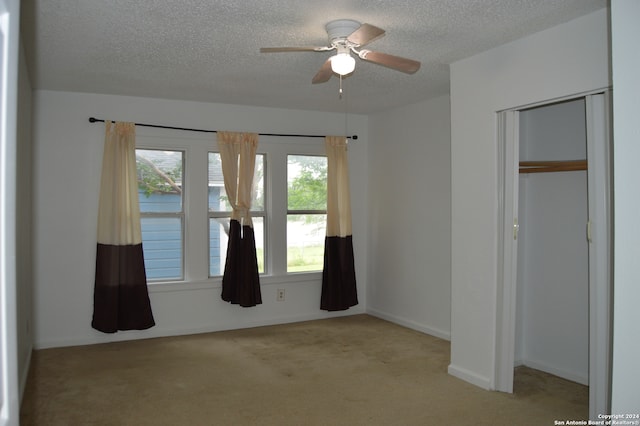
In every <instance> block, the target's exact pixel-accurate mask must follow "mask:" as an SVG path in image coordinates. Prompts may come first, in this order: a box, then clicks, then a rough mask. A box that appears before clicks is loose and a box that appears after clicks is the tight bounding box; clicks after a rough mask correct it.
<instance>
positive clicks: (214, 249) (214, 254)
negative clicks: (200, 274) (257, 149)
mask: <svg viewBox="0 0 640 426" xmlns="http://www.w3.org/2000/svg"><path fill="white" fill-rule="evenodd" d="M264 163H265V159H264V155H261V154H257V155H256V167H255V171H254V176H253V190H254V193H253V199H252V200H251V220H252V221H253V229H254V233H255V237H256V252H257V253H256V254H257V258H258V272H260V273H261V274H263V273H264V271H265V270H264V263H265V262H264V256H265V253H264V232H265V229H264V223H265V220H264V219H265V209H264V195H265V194H264V169H265V167H264ZM208 175H209V179H208V182H209V186H208V204H209V276H212V277H213V276H217V275H222V273H223V272H224V262H225V260H226V258H227V242H228V236H229V221H230V218H231V204H229V200H228V198H227V193H226V191H225V189H224V179H223V177H222V162H221V160H220V154H219V153H217V152H210V153H209V168H208Z"/></svg>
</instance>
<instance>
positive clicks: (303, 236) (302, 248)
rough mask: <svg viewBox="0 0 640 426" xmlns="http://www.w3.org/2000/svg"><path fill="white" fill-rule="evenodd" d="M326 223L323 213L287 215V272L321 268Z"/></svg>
mask: <svg viewBox="0 0 640 426" xmlns="http://www.w3.org/2000/svg"><path fill="white" fill-rule="evenodd" d="M326 223H327V215H325V214H305V215H288V216H287V272H305V271H321V270H322V267H323V265H324V239H325V229H326Z"/></svg>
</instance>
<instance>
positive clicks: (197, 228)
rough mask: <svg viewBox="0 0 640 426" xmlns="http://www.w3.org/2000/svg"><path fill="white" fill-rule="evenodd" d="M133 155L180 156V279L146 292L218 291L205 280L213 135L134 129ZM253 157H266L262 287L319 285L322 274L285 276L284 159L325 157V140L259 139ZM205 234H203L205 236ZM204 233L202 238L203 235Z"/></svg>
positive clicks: (154, 284) (216, 280) (214, 280)
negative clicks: (169, 153)
mask: <svg viewBox="0 0 640 426" xmlns="http://www.w3.org/2000/svg"><path fill="white" fill-rule="evenodd" d="M136 133H137V135H136V149H166V150H172V151H173V150H179V151H183V152H184V159H183V161H184V164H183V213H184V219H183V229H182V232H183V278H182V280H173V281H163V280H158V281H156V280H153V281H151V282H149V284H150V285H149V290H150V292H166V291H169V292H171V291H188V290H198V289H204V288H211V287H219V286H221V283H222V276H209V249H208V245H209V231H208V229H209V217H210V215H209V205H208V153H209V152H218V150H217V143H216V138H215V134H214V135H213V137H212V135H211V134H202V133H196V132H193V133H191V132H184V131H179V130H169V129H154V128H139V129H137V130H136ZM257 154H262V155H264V156H265V157H264V158H265V165H264V167H265V170H264V174H265V176H264V185H265V188H264V190H265V194H264V210H263V211H261V212H256V211H252V215H253V214H254V213H264V239H265V240H264V251H265V256H264V257H265V259H264V273H261V274H260V282H261V284H262V285H270V284H276V283H288V282H305V281H318V280H321V279H322V271H310V272H287V265H286V257H287V238H286V233H287V226H286V225H287V210H288V205H287V170H286V169H287V156H288V155H316V156H321V157H326V151H325V147H324V139H320V140H318V139H309V138H305V137H275V136H260V139H259V142H258V150H257ZM205 230H206V231H205ZM203 231H204V232H203Z"/></svg>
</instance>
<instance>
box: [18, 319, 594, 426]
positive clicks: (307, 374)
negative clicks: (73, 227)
mask: <svg viewBox="0 0 640 426" xmlns="http://www.w3.org/2000/svg"><path fill="white" fill-rule="evenodd" d="M448 363H449V342H447V341H444V340H441V339H437V338H434V337H431V336H428V335H425V334H422V333H419V332H416V331H413V330H409V329H406V328H403V327H400V326H398V325H395V324H392V323H389V322H386V321H383V320H380V319H377V318H374V317H371V316H367V315H356V316H351V317H343V318H334V319H329V320H321V321H310V322H302V323H296V324H287V325H278V326H269V327H260V328H253V329H245V330H235V331H226V332H218V333H208V334H199V335H191V336H180V337H169V338H160V339H149V340H138V341H132V342H122V343H111V344H103V345H92V346H81V347H73V348H59V349H46V350H40V351H35V352H34V354H33V358H32V364H31V369H30V375H29V379H28V383H27V388H26V392H25V396H24V400H23V404H22V410H21V424H22V425H23V426H25V425H42V426H44V425H137V426H139V425H154V426H156V425H323V426H324V425H394V426H395V425H510V426H513V425H536V426H540V425H553V424H554V420H556V419H558V420H567V419H569V420H572V419H575V420H580V419H586V418H587V415H588V388H587V387H585V386H581V385H578V384H575V383H572V382H569V381H566V380H563V379H559V378H557V377H554V376H551V375H548V374H545V373H541V372H537V371H535V370H530V369H526V368H519V369H517V372H516V381H515V384H514V386H515V393H514V394H513V395H509V394H504V393H499V392H490V391H485V390H482V389H479V388H477V387H475V386H472V385H470V384H468V383H466V382H464V381H461V380H459V379H456V378H454V377H452V376H450V375H448V374H447V365H448Z"/></svg>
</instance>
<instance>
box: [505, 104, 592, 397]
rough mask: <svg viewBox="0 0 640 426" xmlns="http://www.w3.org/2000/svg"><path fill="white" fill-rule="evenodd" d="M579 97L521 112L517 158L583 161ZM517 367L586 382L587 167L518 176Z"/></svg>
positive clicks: (583, 123)
mask: <svg viewBox="0 0 640 426" xmlns="http://www.w3.org/2000/svg"><path fill="white" fill-rule="evenodd" d="M585 117H586V112H585V101H584V99H579V100H574V101H571V102H563V103H557V104H553V105H548V106H544V107H540V108H534V109H530V110H527V111H522V112H520V161H525V160H583V159H586V158H587V135H586V120H585ZM519 179H520V192H519V194H518V200H519V208H518V222H519V224H520V232H519V233H518V287H517V291H516V294H517V296H518V298H519V299H520V302H521V303H520V304H519V306H518V307H519V308H520V309H519V310H518V311H517V312H516V314H517V318H518V319H520V321H521V328H520V330H519V331H520V333H519V336H516V338H518V337H519V340H520V342H521V347H520V353H519V354H518V353H516V360H519V363H517V364H516V365H519V364H523V365H527V366H529V367H532V368H535V369H538V370H542V371H546V372H548V373H551V374H555V375H557V376H560V377H564V378H566V379H569V380H573V381H576V382H579V383H582V384H585V385H586V384H588V383H589V247H588V243H587V238H586V227H585V225H586V223H587V220H588V214H587V213H588V204H587V172H586V171H584V170H580V171H572V172H556V173H521V174H520V178H519Z"/></svg>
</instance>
